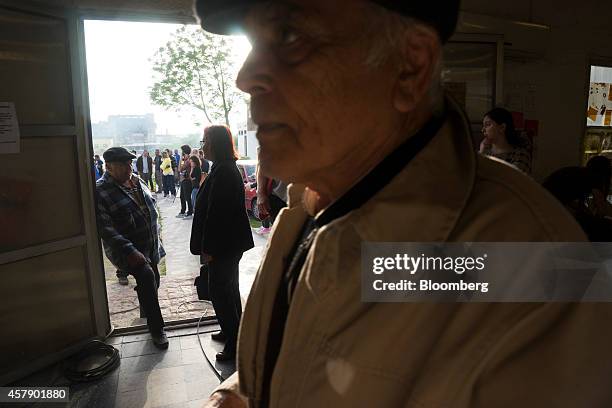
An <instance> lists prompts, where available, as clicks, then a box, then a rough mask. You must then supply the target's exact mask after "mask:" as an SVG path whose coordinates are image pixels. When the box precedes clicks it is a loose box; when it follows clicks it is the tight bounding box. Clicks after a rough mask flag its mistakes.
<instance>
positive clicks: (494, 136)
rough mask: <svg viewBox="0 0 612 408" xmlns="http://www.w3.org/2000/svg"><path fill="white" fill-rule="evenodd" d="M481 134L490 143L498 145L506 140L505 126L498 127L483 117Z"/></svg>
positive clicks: (489, 119) (486, 117) (495, 123)
mask: <svg viewBox="0 0 612 408" xmlns="http://www.w3.org/2000/svg"><path fill="white" fill-rule="evenodd" d="M482 134H483V135H484V137H485V138H487V139H488V140H489V141H490V142H491V143H499V142H502V141H504V140H505V139H506V125H498V124H497V122H495V121H494V120H493V119H491V118H490V117H488V116H485V117H484V119H483V120H482Z"/></svg>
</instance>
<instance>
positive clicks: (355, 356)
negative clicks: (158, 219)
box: [196, 0, 612, 408]
mask: <svg viewBox="0 0 612 408" xmlns="http://www.w3.org/2000/svg"><path fill="white" fill-rule="evenodd" d="M458 3H459V1H458V0H454V1H453V0H451V1H429V2H425V1H411V0H406V1H366V0H334V1H329V0H288V1H245V0H242V1H240V0H235V1H230V0H198V1H197V3H196V10H197V13H198V16H199V18H200V21H201V25H202V27H203V28H204V29H205V30H208V31H211V32H213V33H220V34H226V33H230V32H232V31H234V30H235V29H242V30H243V31H244V32H246V34H247V35H248V37H249V40H250V41H251V44H252V46H253V48H252V51H251V53H250V55H249V56H248V58H247V60H246V61H245V63H244V66H243V67H242V69H241V71H240V73H239V75H238V79H237V84H238V86H239V88H240V89H242V90H243V91H244V92H247V93H248V94H250V96H251V110H252V117H253V120H254V121H255V123H256V124H257V125H258V132H257V138H258V140H259V143H260V145H261V152H260V156H259V157H260V165H261V171H262V172H264V174H265V175H266V176H268V177H274V178H278V179H282V180H286V181H289V182H293V183H294V185H293V186H292V188H291V189H290V192H289V208H287V209H284V210H282V211H281V213H280V215H279V218H278V220H277V222H276V224H275V226H274V229H273V233H272V236H271V238H270V242H269V248H268V250H267V252H266V255H265V258H264V260H263V262H262V264H261V267H260V270H259V273H258V275H257V278H256V280H255V283H254V285H253V288H252V291H251V294H250V296H249V300H248V302H247V305H246V308H245V312H244V314H243V320H242V323H241V328H240V338H239V346H238V359H237V370H238V371H237V373H236V374H235V375H233V376H232V377H230V378H229V379H228V380H226V381H225V382H224V383H222V384H221V386H220V387H219V388H218V389H217V390H216V391H215V392H214V393H213V395H212V396H211V398H210V401H209V402H208V403H207V405H206V406H207V407H245V406H250V407H297V406H300V407H335V408H339V407H421V408H423V407H432V408H433V407H454V408H456V407H496V408H499V407H543V406H554V407H576V406H589V407H595V406H609V405H610V404H612V391H611V389H610V387H609V384H608V382H609V378H611V376H612V362H611V361H612V360H611V359H610V354H611V352H609V351H608V350H609V349H610V347H609V344H610V341H611V340H612V336H611V334H610V326H611V325H610V324H609V322H610V321H611V320H610V318H611V317H612V316H610V313H609V310H610V308H608V307H606V305H578V304H550V303H528V304H525V303H506V304H502V303H495V304H491V303H489V304H466V303H401V304H400V303H395V304H394V303H363V302H361V300H360V296H361V286H360V285H361V275H360V267H361V261H360V256H361V244H362V243H363V242H463V241H465V242H470V241H484V242H499V241H519V242H521V241H569V242H572V241H582V240H584V239H585V237H584V234H583V233H582V231H581V230H580V228H579V227H578V225H577V224H576V223H575V222H574V221H572V219H571V218H570V217H569V215H568V214H567V213H566V212H565V210H564V209H563V208H562V207H561V206H560V205H559V204H557V203H556V202H555V201H554V199H553V198H552V197H550V196H549V195H548V194H547V193H545V192H544V191H543V190H542V189H541V188H540V187H539V186H538V185H537V184H536V183H534V182H533V181H531V180H529V179H528V178H527V177H525V176H524V175H522V174H520V173H519V172H517V171H516V170H514V169H512V168H510V167H508V166H506V165H504V164H502V163H498V162H495V161H492V160H490V159H487V158H484V157H480V156H478V155H477V154H476V153H475V148H474V146H473V145H472V142H471V137H470V130H469V123H468V121H467V120H466V117H465V115H464V114H463V112H462V111H461V110H460V109H459V107H458V106H457V105H456V104H455V103H453V102H452V101H451V100H450V99H446V98H445V97H444V96H443V92H442V91H441V88H440V71H441V66H442V46H443V44H444V43H445V42H446V41H447V40H448V39H449V37H450V36H451V34H452V33H453V31H454V28H455V25H456V20H457V14H458V9H459V4H458ZM299 185H303V186H305V187H306V188H305V189H304V187H299Z"/></svg>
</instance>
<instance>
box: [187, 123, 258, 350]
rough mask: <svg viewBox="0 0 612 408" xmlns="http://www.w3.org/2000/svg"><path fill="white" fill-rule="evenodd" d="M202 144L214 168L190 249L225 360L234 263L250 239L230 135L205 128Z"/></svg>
mask: <svg viewBox="0 0 612 408" xmlns="http://www.w3.org/2000/svg"><path fill="white" fill-rule="evenodd" d="M202 142H203V143H202V144H203V150H204V156H205V157H206V158H207V159H210V160H212V162H213V166H212V169H211V171H210V174H209V175H208V178H207V180H206V182H205V183H204V185H203V186H202V191H201V192H200V193H199V194H198V196H197V198H196V205H195V215H194V219H193V225H192V230H191V240H190V250H191V253H192V254H194V255H199V256H200V257H201V261H202V262H203V263H208V271H209V274H208V276H209V290H210V297H211V300H212V303H213V307H214V309H215V313H216V315H217V319H218V320H219V325H220V326H221V332H220V333H216V334H215V335H214V337H213V338H214V339H219V340H222V339H224V340H225V347H224V348H223V351H221V352H219V353H217V355H216V358H217V360H219V361H227V360H233V359H234V358H235V356H236V346H237V339H238V326H239V324H240V318H241V316H242V305H241V301H240V289H239V285H238V275H239V270H238V265H239V263H240V259H241V258H242V254H243V253H244V252H245V251H248V250H249V249H251V248H253V246H254V243H253V235H252V234H251V227H250V224H249V218H248V215H247V212H246V208H245V207H244V184H243V183H242V177H241V175H240V171H239V170H238V167H237V166H236V160H238V154H237V153H236V149H235V147H234V139H233V137H232V133H231V132H230V130H229V128H227V127H226V126H210V127H208V128H206V129H205V130H204V136H203V140H202Z"/></svg>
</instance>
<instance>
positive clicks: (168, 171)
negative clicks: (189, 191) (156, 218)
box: [160, 151, 176, 197]
mask: <svg viewBox="0 0 612 408" xmlns="http://www.w3.org/2000/svg"><path fill="white" fill-rule="evenodd" d="M160 168H161V170H162V174H163V176H164V178H163V180H164V181H163V184H164V197H168V194H172V196H173V197H176V188H175V187H174V171H173V170H172V159H170V156H169V155H168V152H167V151H165V152H164V153H163V154H162V162H161V166H160Z"/></svg>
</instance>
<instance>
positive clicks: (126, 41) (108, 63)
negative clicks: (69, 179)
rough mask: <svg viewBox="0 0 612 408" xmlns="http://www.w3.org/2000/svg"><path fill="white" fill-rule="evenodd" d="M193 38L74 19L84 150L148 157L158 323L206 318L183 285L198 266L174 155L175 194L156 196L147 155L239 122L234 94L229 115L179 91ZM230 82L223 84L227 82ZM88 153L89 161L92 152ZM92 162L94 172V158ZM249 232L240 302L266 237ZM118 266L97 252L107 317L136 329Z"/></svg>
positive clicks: (158, 27)
mask: <svg viewBox="0 0 612 408" xmlns="http://www.w3.org/2000/svg"><path fill="white" fill-rule="evenodd" d="M201 35H202V34H201V30H200V29H199V27H197V26H195V25H183V24H169V23H152V22H131V21H108V20H89V19H85V20H84V36H85V51H86V60H87V79H88V90H89V106H90V114H91V115H90V117H91V135H90V136H91V140H92V146H93V153H94V155H98V156H99V158H100V160H101V161H102V162H103V153H104V151H105V150H107V149H108V148H110V147H113V146H122V147H125V148H126V149H128V150H130V151H132V152H133V154H135V155H136V156H137V157H138V158H140V157H146V156H150V157H152V159H153V160H152V163H153V169H149V168H148V165H147V166H146V167H147V170H148V173H149V174H148V176H149V177H148V178H150V179H151V180H150V182H149V183H148V186H149V189H150V190H151V192H152V195H153V196H154V198H155V201H156V207H157V210H158V212H159V214H160V219H159V224H160V226H161V241H162V244H163V246H164V248H165V250H166V253H167V255H166V257H165V258H163V259H162V260H161V262H160V264H159V271H160V275H161V283H160V289H159V300H160V306H161V309H162V315H163V316H164V320H165V321H166V323H167V324H175V323H181V322H185V321H192V320H197V319H199V318H200V317H202V316H205V317H211V318H212V317H214V310H213V308H212V306H211V304H210V303H208V302H202V301H199V300H198V297H197V292H196V288H195V287H194V285H193V283H194V279H195V277H196V276H197V275H198V274H199V269H200V263H199V257H196V256H194V255H192V254H191V253H190V252H189V238H190V233H191V223H192V220H193V218H192V217H191V216H188V214H189V210H188V207H189V206H188V205H187V204H188V203H182V202H181V199H180V198H179V197H180V182H179V180H180V178H181V177H183V176H182V175H181V174H179V173H180V171H179V170H180V169H179V167H180V162H181V157H180V155H179V156H178V157H177V158H176V160H175V162H176V163H177V170H176V172H175V179H174V181H175V185H174V188H175V191H177V194H176V195H174V194H172V193H171V192H170V191H169V192H168V193H167V194H166V192H165V191H164V189H162V188H161V185H160V184H161V183H160V181H161V180H160V179H157V180H156V177H155V166H156V165H155V158H156V152H157V151H159V152H160V153H161V152H163V151H164V150H166V149H169V150H170V155H171V156H172V155H174V154H175V153H179V152H180V147H181V146H184V145H189V146H190V147H192V148H194V149H196V150H197V149H199V147H200V140H201V134H202V130H203V128H204V127H205V126H206V125H207V124H210V123H225V124H228V125H229V126H230V128H231V129H232V131H233V132H234V134H236V135H238V134H239V132H240V129H241V128H242V127H243V126H245V125H244V124H245V123H246V122H247V113H246V109H247V105H246V103H245V102H244V101H242V100H239V99H237V101H238V102H239V103H235V104H234V107H235V108H234V109H233V110H232V111H231V112H229V113H228V112H219V111H218V109H216V107H215V106H211V105H208V106H200V105H201V103H200V101H201V100H207V101H210V102H211V103H212V104H214V103H215V98H214V97H207V95H206V92H205V90H202V89H191V88H189V87H190V78H189V76H190V75H191V74H193V72H192V71H193V70H194V69H195V68H194V66H192V65H190V64H191V63H192V62H193V61H190V60H189V58H193V55H194V54H193V53H194V52H196V53H197V51H198V49H197V47H202V43H198V41H202V38H200V36H201ZM230 45H231V49H229V50H226V51H227V55H228V60H227V68H228V69H229V70H230V71H231V72H230V73H229V74H228V75H232V76H234V75H235V72H237V69H238V68H239V67H240V65H241V63H242V61H243V60H244V58H246V55H247V54H248V51H249V50H250V46H249V44H248V42H247V41H246V39H245V38H244V37H239V38H233V39H232V41H230ZM226 46H227V45H226ZM190 47H191V48H190ZM230 83H231V84H232V87H233V86H234V85H233V84H234V81H233V80H232V81H231V82H230ZM231 92H233V93H237V90H236V89H232V90H231ZM203 108H204V109H203ZM227 122H229V123H227ZM145 152H146V153H145ZM194 154H196V153H194ZM94 160H98V159H97V158H95V156H94ZM134 162H136V160H134ZM143 162H145V160H141V163H143ZM98 163H99V162H98ZM101 167H102V169H101V171H102V172H103V171H104V167H103V164H102V166H101ZM142 170H143V169H141V168H140V169H139V168H136V169H135V172H137V173H139V175H140V176H141V177H142V178H146V174H143V171H142ZM100 176H101V175H100V174H98V175H97V176H96V177H100ZM183 204H185V205H184V206H183ZM253 235H254V241H255V243H256V247H255V248H254V249H252V250H250V251H248V252H247V253H245V254H244V256H243V258H242V261H241V264H240V273H241V275H240V289H241V295H242V297H243V299H246V297H247V296H248V293H249V291H250V288H251V285H252V283H253V280H254V277H255V273H256V271H257V268H258V267H259V263H260V260H261V256H262V252H263V248H264V246H265V244H266V239H265V237H261V236H259V235H257V234H253ZM122 272H123V271H118V270H117V268H116V267H115V266H114V265H113V264H112V263H111V262H110V261H109V260H108V258H107V257H106V256H105V255H104V274H105V281H106V290H107V297H108V307H109V314H110V319H111V323H112V325H113V326H114V327H115V329H121V330H124V329H125V330H129V329H134V328H141V327H144V325H145V324H146V320H145V319H144V318H141V317H140V308H139V304H138V299H137V295H136V292H135V291H134V287H135V281H134V279H133V277H132V276H128V277H127V282H126V281H125V278H120V276H121V275H122ZM126 283H127V284H126Z"/></svg>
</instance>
